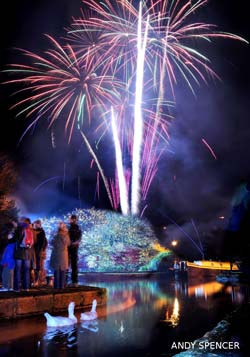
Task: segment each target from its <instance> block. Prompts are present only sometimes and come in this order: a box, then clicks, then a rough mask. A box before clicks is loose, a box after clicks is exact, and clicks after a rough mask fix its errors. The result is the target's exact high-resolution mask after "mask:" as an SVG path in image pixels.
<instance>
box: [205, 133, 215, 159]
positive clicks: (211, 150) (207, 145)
mask: <svg viewBox="0 0 250 357" xmlns="http://www.w3.org/2000/svg"><path fill="white" fill-rule="evenodd" d="M201 141H202V142H203V143H204V144H205V146H206V147H207V148H208V150H209V151H210V153H211V154H212V156H213V157H214V158H215V160H217V156H216V155H215V152H214V150H213V149H212V148H211V146H210V145H209V144H208V143H207V141H206V140H205V139H203V138H202V140H201Z"/></svg>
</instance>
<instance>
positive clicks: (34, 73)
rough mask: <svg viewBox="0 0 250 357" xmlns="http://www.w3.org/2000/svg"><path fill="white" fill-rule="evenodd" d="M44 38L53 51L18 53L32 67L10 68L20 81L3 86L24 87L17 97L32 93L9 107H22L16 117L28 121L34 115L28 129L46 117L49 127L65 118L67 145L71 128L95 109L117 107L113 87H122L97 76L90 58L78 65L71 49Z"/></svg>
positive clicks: (112, 79) (18, 66)
mask: <svg viewBox="0 0 250 357" xmlns="http://www.w3.org/2000/svg"><path fill="white" fill-rule="evenodd" d="M47 37H48V38H49V40H50V42H51V43H52V44H53V46H54V47H53V49H51V50H47V51H46V52H45V54H44V56H39V55H37V54H35V53H33V52H29V51H26V50H21V52H22V53H23V54H24V55H26V56H28V57H29V59H30V60H32V61H33V64H32V65H19V64H13V65H11V69H7V70H6V71H7V72H8V73H14V74H15V75H19V76H21V78H19V79H14V80H9V81H7V82H5V83H20V84H23V85H25V88H24V89H21V90H19V91H18V92H16V94H19V93H22V94H23V92H25V93H26V92H27V93H32V95H30V94H28V95H27V97H26V98H25V99H23V100H21V101H19V102H17V103H16V104H15V105H14V106H13V107H12V108H15V107H20V106H25V108H24V109H23V110H21V111H20V112H19V113H18V115H21V114H26V116H27V117H31V116H33V114H36V119H35V120H33V121H32V123H31V124H30V126H29V127H28V129H30V128H31V127H32V126H34V125H35V124H36V123H37V121H38V120H39V119H40V118H42V117H45V116H48V117H49V125H50V126H52V124H54V122H55V121H56V120H58V118H59V117H65V118H66V119H65V131H69V138H68V140H69V142H70V140H71V137H72V133H73V129H74V126H75V125H76V124H77V125H78V127H81V125H82V120H83V119H84V118H85V117H86V116H87V118H88V120H90V119H91V112H92V111H93V110H94V108H98V109H100V110H105V109H106V104H107V103H110V104H114V103H116V101H115V100H116V99H118V98H119V94H118V91H117V90H116V85H117V86H118V87H119V88H121V83H120V82H118V81H116V80H115V79H114V77H113V76H103V75H99V74H98V69H97V66H96V65H95V63H94V62H93V59H92V58H91V57H88V58H86V59H85V61H79V59H78V58H77V57H76V54H75V52H74V50H73V48H72V47H71V46H70V45H67V46H66V48H63V47H62V46H61V45H60V44H59V42H57V41H56V40H55V39H54V38H53V37H51V36H49V35H47ZM27 83H28V86H27ZM85 112H87V115H86V113H85ZM62 114H64V115H62ZM28 129H27V130H28Z"/></svg>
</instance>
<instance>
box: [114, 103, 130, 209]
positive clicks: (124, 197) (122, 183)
mask: <svg viewBox="0 0 250 357" xmlns="http://www.w3.org/2000/svg"><path fill="white" fill-rule="evenodd" d="M111 121H112V132H113V138H114V144H115V153H116V168H117V174H118V180H119V192H120V202H121V210H122V213H123V214H124V215H127V214H128V213H129V205H128V193H127V185H126V179H125V175H124V170H123V164H122V151H121V146H120V142H119V135H118V131H117V126H116V118H115V115H114V110H113V107H112V108H111Z"/></svg>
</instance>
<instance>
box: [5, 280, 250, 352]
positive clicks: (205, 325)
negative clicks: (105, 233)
mask: <svg viewBox="0 0 250 357" xmlns="http://www.w3.org/2000/svg"><path fill="white" fill-rule="evenodd" d="M81 284H83V285H89V286H90V285H92V286H98V287H105V288H107V306H106V307H98V306H97V313H98V319H97V320H92V321H88V322H80V321H79V322H78V323H77V324H75V325H73V326H69V327H63V328H48V327H47V326H46V320H45V318H44V316H39V317H31V318H25V319H19V320H15V321H4V322H1V325H0V356H49V357H50V356H53V357H55V356H86V357H90V356H92V357H95V356H96V357H99V356H106V357H120V356H121V357H123V356H137V357H140V356H145V357H146V356H152V357H157V356H173V355H174V354H177V353H178V352H180V350H176V349H174V348H173V347H172V346H173V342H178V341H186V342H188V341H190V342H191V341H193V340H194V339H197V338H200V337H201V336H203V335H204V333H205V332H207V331H209V330H211V329H212V328H213V327H214V326H215V325H216V324H217V323H218V322H219V321H220V320H221V319H223V318H224V317H225V315H226V314H228V313H230V312H232V311H233V310H234V309H235V308H236V307H237V306H240V305H241V304H242V303H243V302H244V301H246V299H248V298H249V289H248V287H247V286H244V285H238V284H236V285H225V284H221V283H219V282H217V281H206V282H202V283H199V284H195V283H193V282H190V281H189V282H188V281H187V280H185V279H184V280H173V279H169V278H168V279H167V278H166V277H164V275H160V276H159V277H157V276H156V277H154V278H151V279H145V278H144V279H126V280H124V279H120V280H119V279H116V281H99V282H96V281H95V282H91V281H87V280H86V279H84V277H81ZM81 312H83V311H79V310H77V311H76V312H75V315H76V316H77V317H78V319H79V317H80V313H81ZM62 315H63V314H62Z"/></svg>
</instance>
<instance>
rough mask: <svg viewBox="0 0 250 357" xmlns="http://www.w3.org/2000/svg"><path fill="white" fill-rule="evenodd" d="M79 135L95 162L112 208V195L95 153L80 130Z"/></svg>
mask: <svg viewBox="0 0 250 357" xmlns="http://www.w3.org/2000/svg"><path fill="white" fill-rule="evenodd" d="M80 133H81V135H82V137H83V140H84V142H85V144H86V146H87V148H88V150H89V152H90V154H91V155H92V157H93V159H94V160H95V163H96V165H97V167H98V170H99V172H100V175H101V176H102V179H103V183H104V186H105V188H106V191H107V194H108V197H109V201H110V203H111V206H112V207H114V204H113V200H112V195H111V192H110V189H109V184H108V181H107V179H106V177H105V175H104V172H103V169H102V167H101V165H100V163H99V160H98V158H97V156H96V154H95V152H94V151H93V149H92V147H91V145H90V143H89V141H88V139H87V138H86V136H85V134H84V133H83V132H82V131H81V130H80Z"/></svg>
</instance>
